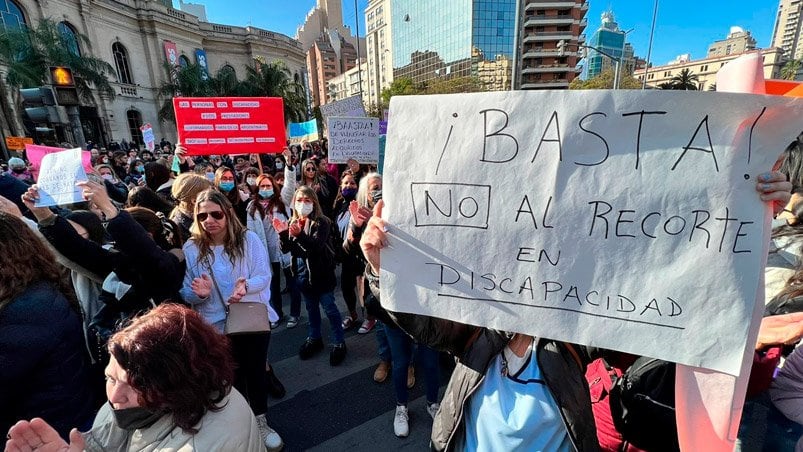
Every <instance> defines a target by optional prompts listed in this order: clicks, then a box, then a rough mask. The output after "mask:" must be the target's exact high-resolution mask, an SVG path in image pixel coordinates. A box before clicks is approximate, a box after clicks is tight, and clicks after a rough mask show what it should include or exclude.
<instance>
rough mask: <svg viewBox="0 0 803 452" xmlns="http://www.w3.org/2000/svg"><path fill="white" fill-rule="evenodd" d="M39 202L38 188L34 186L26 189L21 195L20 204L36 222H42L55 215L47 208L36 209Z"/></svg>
mask: <svg viewBox="0 0 803 452" xmlns="http://www.w3.org/2000/svg"><path fill="white" fill-rule="evenodd" d="M37 201H39V188H38V187H37V186H36V185H31V186H30V187H28V191H26V192H25V193H23V194H22V203H23V204H25V207H27V208H28V209H30V211H31V213H33V216H34V217H36V220H37V221H42V220H45V219H47V218H50V217H52V216H53V215H55V214H54V213H53V212H51V211H50V209H48V208H47V207H37V206H36V203H37Z"/></svg>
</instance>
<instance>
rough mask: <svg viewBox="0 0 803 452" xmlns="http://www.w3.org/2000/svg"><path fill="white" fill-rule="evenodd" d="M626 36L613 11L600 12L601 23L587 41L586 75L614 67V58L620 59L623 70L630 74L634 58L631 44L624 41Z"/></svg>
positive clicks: (592, 75)
mask: <svg viewBox="0 0 803 452" xmlns="http://www.w3.org/2000/svg"><path fill="white" fill-rule="evenodd" d="M626 38H627V36H626V33H625V32H624V31H622V30H620V29H619V24H618V23H616V19H615V18H614V16H613V12H611V11H606V12H604V13H602V19H601V25H600V27H599V28H598V29H597V31H595V32H594V34H593V35H591V39H590V41H589V42H588V45H589V48H588V57H587V59H586V71H587V72H586V77H587V78H591V77H594V76H596V75H598V74H600V73H601V72H603V71H604V70H606V69H608V68H611V67H615V65H616V62H615V60H619V61H620V67H621V68H622V69H621V70H622V71H623V72H625V73H627V74H632V73H633V70H634V69H635V67H634V66H635V58H633V46H631V45H630V43H629V42H627V41H626ZM596 49H599V50H596ZM603 52H604V54H603ZM606 54H607V55H606ZM612 58H613V59H612Z"/></svg>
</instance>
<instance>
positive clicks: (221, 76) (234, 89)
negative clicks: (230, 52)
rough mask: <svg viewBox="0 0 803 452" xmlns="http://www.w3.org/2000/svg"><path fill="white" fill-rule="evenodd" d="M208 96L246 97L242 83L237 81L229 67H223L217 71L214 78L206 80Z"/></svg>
mask: <svg viewBox="0 0 803 452" xmlns="http://www.w3.org/2000/svg"><path fill="white" fill-rule="evenodd" d="M207 86H208V87H209V91H210V93H209V94H208V95H209V96H217V97H233V96H247V94H245V88H244V86H243V83H242V82H240V81H238V80H237V74H236V73H235V72H234V70H232V69H231V67H230V66H223V67H222V68H220V69H218V71H217V73H216V74H215V75H214V76H211V75H210V76H209V78H208V79H207Z"/></svg>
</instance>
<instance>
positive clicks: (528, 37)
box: [514, 0, 588, 89]
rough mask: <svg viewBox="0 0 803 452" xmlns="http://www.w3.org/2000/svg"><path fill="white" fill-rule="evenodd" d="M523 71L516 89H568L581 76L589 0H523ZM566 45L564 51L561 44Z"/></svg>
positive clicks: (518, 78)
mask: <svg viewBox="0 0 803 452" xmlns="http://www.w3.org/2000/svg"><path fill="white" fill-rule="evenodd" d="M522 5H523V15H522V17H521V21H522V27H521V30H522V32H521V35H520V36H521V68H520V69H519V70H518V71H517V72H518V74H516V76H517V80H516V83H515V84H514V85H515V87H516V88H521V89H554V88H568V87H569V83H570V82H571V81H572V80H574V78H575V77H576V76H577V75H578V72H579V71H580V69H579V68H578V67H577V62H578V60H579V46H580V45H581V44H583V43H584V42H585V35H584V34H583V31H584V30H585V28H586V26H587V25H588V21H587V20H586V18H585V15H586V13H587V12H588V3H587V2H586V0H522ZM560 43H562V44H563V49H562V50H561V49H560V48H559V44H560Z"/></svg>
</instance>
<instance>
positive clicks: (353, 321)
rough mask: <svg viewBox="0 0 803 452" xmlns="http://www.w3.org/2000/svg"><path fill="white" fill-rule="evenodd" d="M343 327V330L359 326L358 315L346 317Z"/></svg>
mask: <svg viewBox="0 0 803 452" xmlns="http://www.w3.org/2000/svg"><path fill="white" fill-rule="evenodd" d="M341 326H342V327H343V331H348V330H350V329H352V328H354V327H355V326H357V316H356V315H347V316H346V318H344V319H343V323H342V324H341Z"/></svg>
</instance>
